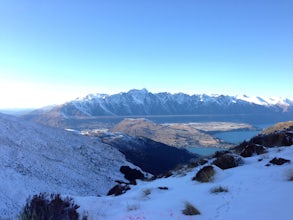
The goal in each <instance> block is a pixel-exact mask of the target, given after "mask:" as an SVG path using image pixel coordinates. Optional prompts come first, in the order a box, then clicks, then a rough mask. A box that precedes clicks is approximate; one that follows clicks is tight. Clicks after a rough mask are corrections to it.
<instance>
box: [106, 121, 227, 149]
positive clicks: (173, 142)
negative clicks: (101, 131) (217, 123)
mask: <svg viewBox="0 0 293 220" xmlns="http://www.w3.org/2000/svg"><path fill="white" fill-rule="evenodd" d="M110 131H112V132H124V133H126V134H128V135H131V136H138V137H147V138H150V139H152V140H154V141H157V142H161V143H164V144H167V145H170V146H174V147H228V146H229V145H228V144H225V143H222V142H221V141H220V140H219V139H216V138H215V137H213V136H212V135H209V134H207V133H206V132H203V131H201V130H199V129H196V128H194V127H193V126H192V125H190V124H157V123H154V122H152V121H150V120H147V119H143V118H140V119H124V120H123V121H121V122H120V123H118V124H117V125H115V126H114V127H113V128H111V129H110Z"/></svg>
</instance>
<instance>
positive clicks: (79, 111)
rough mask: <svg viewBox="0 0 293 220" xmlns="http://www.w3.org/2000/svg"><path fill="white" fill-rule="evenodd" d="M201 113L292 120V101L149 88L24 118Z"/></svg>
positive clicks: (59, 120)
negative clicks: (159, 91) (266, 116)
mask: <svg viewBox="0 0 293 220" xmlns="http://www.w3.org/2000/svg"><path fill="white" fill-rule="evenodd" d="M200 114H205V115H225V114H227V115H228V114H237V115H239V114H260V115H265V114H274V115H286V116H288V115H289V119H290V118H291V117H293V101H292V100H289V99H286V98H266V97H248V96H245V95H243V96H227V95H206V94H201V95H187V94H184V93H177V94H170V93H167V92H162V93H151V92H149V91H147V90H146V89H142V90H136V89H133V90H130V91H129V92H126V93H118V94H114V95H107V94H90V95H87V96H85V97H82V98H78V99H76V100H73V101H70V102H67V103H65V104H63V105H59V106H55V107H53V108H52V109H47V110H36V111H33V112H31V113H29V114H27V115H26V116H25V118H27V119H31V120H33V121H37V122H41V123H46V124H48V123H49V124H50V125H53V126H58V123H62V121H64V120H67V121H68V120H73V119H74V118H75V119H76V118H83V119H86V118H87V119H90V118H93V117H100V116H142V115H143V116H145V115H149V116H159V115H200ZM269 117H271V116H269ZM286 120H287V119H286ZM54 123H56V125H55V124H54Z"/></svg>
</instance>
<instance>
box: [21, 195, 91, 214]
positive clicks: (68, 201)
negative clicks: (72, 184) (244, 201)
mask: <svg viewBox="0 0 293 220" xmlns="http://www.w3.org/2000/svg"><path fill="white" fill-rule="evenodd" d="M78 208H79V206H78V205H76V204H75V203H74V201H73V199H72V198H69V197H66V198H64V199H62V198H61V196H60V195H59V194H51V195H50V196H49V195H48V194H46V193H40V194H39V195H34V196H33V197H29V198H28V199H27V202H26V205H25V206H24V208H23V210H22V212H21V214H20V219H21V220H51V219H54V220H78V219H79V214H78V212H77V211H76V210H77V209H78ZM82 219H87V217H86V216H83V218H82Z"/></svg>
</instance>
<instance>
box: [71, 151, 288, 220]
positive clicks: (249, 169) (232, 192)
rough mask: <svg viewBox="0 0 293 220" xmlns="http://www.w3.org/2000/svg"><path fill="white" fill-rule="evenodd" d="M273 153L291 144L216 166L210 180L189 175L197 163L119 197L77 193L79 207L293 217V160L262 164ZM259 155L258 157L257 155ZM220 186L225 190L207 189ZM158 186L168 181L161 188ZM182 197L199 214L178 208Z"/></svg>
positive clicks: (107, 212)
mask: <svg viewBox="0 0 293 220" xmlns="http://www.w3.org/2000/svg"><path fill="white" fill-rule="evenodd" d="M273 157H283V158H286V159H291V161H292V160H293V146H291V147H280V148H271V149H269V152H268V153H266V154H264V155H259V156H253V157H250V158H245V159H244V164H243V165H242V166H240V167H236V168H232V169H227V170H221V169H219V168H216V177H215V180H214V181H213V182H212V183H199V182H197V181H192V180H191V179H192V177H193V176H195V174H196V172H197V171H198V170H199V169H200V168H201V167H196V168H194V169H193V170H190V171H188V172H187V173H186V175H185V176H182V174H178V175H177V176H173V177H169V178H162V179H157V180H155V181H153V182H139V184H138V185H137V186H133V187H132V189H131V190H130V191H128V192H127V193H126V194H124V195H121V196H119V197H100V198H98V197H76V198H75V201H76V202H77V203H78V204H80V205H81V208H80V210H79V211H80V212H81V213H82V212H84V211H86V212H88V215H89V218H88V219H89V220H94V219H105V220H108V219H109V220H113V219H115V220H126V219H127V220H138V219H140V220H141V219H143V220H164V219H166V220H167V219H174V220H175V219H176V220H178V219H180V220H184V219H186V220H193V219H196V220H214V219H219V220H230V219H231V220H232V219H238V220H242V219H243V220H246V219H264V220H275V219H292V217H293V209H292V204H293V196H292V187H293V182H292V181H288V176H289V175H290V176H291V177H293V164H292V163H290V164H284V165H282V166H276V165H271V166H265V165H266V164H267V163H268V162H269V161H270V160H271V159H272V158H273ZM259 159H261V161H259ZM218 186H222V187H225V188H227V189H228V192H223V193H218V194H215V193H211V192H210V190H211V189H212V188H214V187H218ZM158 187H168V190H160V189H158ZM185 202H189V203H191V204H193V205H194V206H195V207H196V208H197V209H198V210H199V211H200V212H201V214H200V215H196V216H185V215H183V214H182V210H183V209H184V204H185Z"/></svg>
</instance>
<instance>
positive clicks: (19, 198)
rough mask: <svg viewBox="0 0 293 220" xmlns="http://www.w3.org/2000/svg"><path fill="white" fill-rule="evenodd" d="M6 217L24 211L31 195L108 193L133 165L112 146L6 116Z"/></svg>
mask: <svg viewBox="0 0 293 220" xmlns="http://www.w3.org/2000/svg"><path fill="white" fill-rule="evenodd" d="M0 155H1V156H0V161H1V163H0V178H1V183H0V218H1V219H3V218H5V217H7V218H10V216H12V215H15V214H18V212H19V211H20V210H21V208H22V206H23V204H24V202H25V200H26V199H27V197H28V196H29V195H33V194H38V193H40V192H50V193H51V192H52V193H53V192H55V193H61V194H65V195H66V194H70V195H75V196H97V195H100V194H101V195H103V194H106V193H107V192H108V190H109V189H110V188H111V187H112V186H113V185H114V184H115V182H114V181H115V180H117V179H122V180H123V179H124V178H123V175H122V174H121V173H120V172H119V169H120V167H121V166H122V165H129V163H128V162H127V161H126V160H125V157H124V156H123V155H122V154H121V153H120V152H118V150H116V149H114V148H112V147H111V146H109V145H105V144H102V143H100V142H98V141H97V140H91V139H90V138H88V137H84V136H82V135H77V134H74V133H72V132H66V131H64V130H59V129H53V128H48V127H44V126H40V125H37V124H33V123H31V122H27V121H24V120H21V119H19V118H16V117H13V116H8V115H4V114H0Z"/></svg>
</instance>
